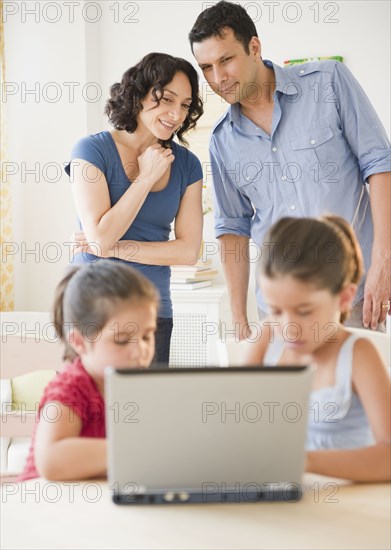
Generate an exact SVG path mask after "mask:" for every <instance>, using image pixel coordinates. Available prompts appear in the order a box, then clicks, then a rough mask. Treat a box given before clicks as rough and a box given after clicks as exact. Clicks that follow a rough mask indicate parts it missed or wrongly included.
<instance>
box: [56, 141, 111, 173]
mask: <svg viewBox="0 0 391 550" xmlns="http://www.w3.org/2000/svg"><path fill="white" fill-rule="evenodd" d="M74 159H82V160H85V161H87V162H89V163H91V164H93V165H94V166H96V167H97V168H98V169H99V170H100V171H101V172H103V173H105V171H106V165H107V162H106V160H105V156H104V151H103V148H102V144H101V142H100V141H99V140H98V139H97V138H96V136H95V135H92V136H86V137H83V138H82V139H80V140H79V141H78V142H77V143H75V145H74V146H73V149H72V152H71V160H70V162H69V163H68V164H67V165H66V166H65V168H64V169H65V172H66V173H67V174H68V176H69V175H70V171H71V162H72V161H73V160H74Z"/></svg>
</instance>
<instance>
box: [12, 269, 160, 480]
mask: <svg viewBox="0 0 391 550" xmlns="http://www.w3.org/2000/svg"><path fill="white" fill-rule="evenodd" d="M157 308H158V296H157V292H156V290H155V288H154V287H153V285H152V283H150V282H149V281H148V280H147V279H146V278H145V277H143V276H142V275H140V274H139V273H138V272H136V271H135V270H134V269H132V268H130V267H128V266H126V265H124V264H119V263H113V262H110V261H108V260H107V261H106V260H102V261H99V262H97V263H94V264H85V265H83V266H81V267H79V266H77V267H72V268H71V269H70V270H69V272H68V273H67V274H66V276H65V277H64V279H63V280H62V281H61V282H60V284H59V286H58V288H57V291H56V297H55V306H54V323H55V328H56V331H57V334H58V335H59V337H60V338H61V339H62V341H63V342H64V343H65V346H66V353H65V358H66V359H69V360H71V361H72V362H71V363H70V364H68V365H67V366H66V367H65V368H64V370H63V371H62V372H61V373H59V374H58V375H57V376H56V377H55V379H54V380H52V381H51V382H50V383H49V385H48V386H47V387H46V389H45V392H44V395H43V397H42V399H41V402H40V405H39V410H38V415H39V423H38V424H37V428H36V430H35V432H34V435H33V438H32V445H31V448H30V452H29V456H28V459H27V462H26V466H25V469H24V471H23V474H22V475H21V477H20V480H26V479H31V478H34V477H45V478H47V479H51V480H58V481H59V480H62V481H65V480H76V479H85V478H91V477H95V478H96V477H104V476H106V441H105V414H104V400H103V396H104V388H103V372H104V368H105V367H106V366H107V365H113V366H116V367H123V368H132V367H138V368H140V367H141V368H146V367H149V365H150V364H151V362H152V359H153V356H154V351H155V330H156V315H157Z"/></svg>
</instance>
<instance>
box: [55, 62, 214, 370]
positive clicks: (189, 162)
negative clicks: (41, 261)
mask: <svg viewBox="0 0 391 550" xmlns="http://www.w3.org/2000/svg"><path fill="white" fill-rule="evenodd" d="M105 113H106V114H107V115H108V119H109V122H110V123H111V124H112V125H113V126H114V130H112V131H110V132H109V131H104V132H100V133H98V134H94V135H90V136H87V137H85V138H83V139H81V140H80V141H79V142H78V143H77V144H76V145H75V147H74V148H73V151H72V156H71V162H70V163H69V164H68V165H67V166H66V168H65V170H66V172H67V174H68V175H70V176H71V183H72V191H73V197H74V201H75V205H76V210H77V214H78V217H79V222H80V226H81V229H82V232H80V233H78V234H76V242H77V248H76V250H75V256H74V262H75V263H85V262H93V261H97V259H98V258H100V257H102V258H110V259H112V260H114V261H125V262H126V263H128V264H129V265H131V266H133V267H135V268H136V269H138V270H140V271H141V272H142V273H143V274H144V275H145V276H146V277H148V278H149V279H150V280H151V281H152V282H153V283H154V284H155V286H156V287H157V288H158V290H159V292H160V309H159V314H158V323H157V332H156V355H155V361H156V362H158V363H159V364H165V365H166V366H168V360H169V353H170V339H171V333H172V327H173V321H172V317H173V313H172V303H171V297H170V267H169V266H170V265H172V264H194V263H195V262H196V260H197V256H198V252H199V249H200V244H201V237H202V201H201V194H202V170H201V164H200V162H199V160H198V159H197V157H195V155H193V154H192V153H191V152H190V151H189V150H188V149H186V148H185V147H183V146H181V145H178V144H177V143H175V142H174V141H173V138H174V136H175V135H176V136H177V138H178V140H179V142H181V143H183V144H186V141H185V139H184V137H183V136H184V134H185V133H186V132H187V131H188V130H189V129H191V128H194V127H195V125H196V122H197V120H198V119H199V118H200V116H201V115H202V113H203V108H202V100H201V98H200V96H199V87H198V76H197V73H196V71H195V69H194V68H193V66H192V65H191V64H190V63H189V62H188V61H186V60H184V59H180V58H175V57H172V56H170V55H167V54H162V53H151V54H149V55H147V56H145V57H144V58H143V59H142V60H141V61H140V62H139V63H138V64H137V65H135V66H134V67H131V68H130V69H128V70H127V71H126V72H125V73H124V75H123V77H122V80H121V82H120V83H116V84H114V85H113V86H112V87H111V89H110V99H109V100H108V101H107V104H106V108H105ZM174 220H175V239H174V240H171V241H169V240H168V239H169V234H170V230H171V223H172V222H173V221H174Z"/></svg>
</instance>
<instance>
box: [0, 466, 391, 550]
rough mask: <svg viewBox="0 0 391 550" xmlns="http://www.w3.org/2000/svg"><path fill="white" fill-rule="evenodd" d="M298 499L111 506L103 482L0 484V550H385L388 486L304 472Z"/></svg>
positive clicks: (387, 519) (386, 541)
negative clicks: (162, 549)
mask: <svg viewBox="0 0 391 550" xmlns="http://www.w3.org/2000/svg"><path fill="white" fill-rule="evenodd" d="M304 482H305V490H304V495H303V498H302V500H300V501H299V502H295V503H292V502H274V503H256V504H254V503H243V504H236V503H234V504H231V503H230V504H182V505H181V504H178V505H157V506H156V505H155V506H154V505H138V506H135V505H129V506H118V505H115V504H113V502H112V500H111V490H110V489H109V486H108V484H107V482H104V481H83V482H79V483H78V482H76V483H56V482H49V481H45V480H43V479H38V480H37V479H36V480H30V481H28V482H25V483H21V484H16V483H9V484H3V485H2V486H1V541H0V547H1V548H4V549H12V548H17V549H19V550H20V549H24V548H26V549H27V548H28V549H45V548H56V549H76V548H77V549H87V548H91V549H104V548H107V549H109V548H110V549H122V548H135V549H136V548H137V549H143V548H148V549H155V548H156V549H158V548H167V549H179V548H180V549H203V548H205V549H206V548H207V549H236V548H237V549H239V548H240V549H263V548H265V549H266V548H267V549H277V548H278V549H285V548H286V549H288V548H289V549H306V548H311V549H314V550H315V549H338V550H340V549H345V548H349V549H354V550H358V549H365V550H368V549H369V548H370V549H373V550H374V549H378V548H382V549H389V548H390V544H391V541H390V485H389V484H362V485H360V484H349V483H346V482H343V481H339V480H333V479H330V478H325V477H321V476H310V475H306V476H305V478H304Z"/></svg>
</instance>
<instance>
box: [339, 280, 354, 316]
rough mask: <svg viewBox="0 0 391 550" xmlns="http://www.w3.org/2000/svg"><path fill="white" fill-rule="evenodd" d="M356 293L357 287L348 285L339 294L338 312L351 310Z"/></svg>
mask: <svg viewBox="0 0 391 550" xmlns="http://www.w3.org/2000/svg"><path fill="white" fill-rule="evenodd" d="M356 292H357V285H355V284H354V283H350V284H348V285H347V286H345V288H344V289H343V290H342V291H341V292H340V294H339V310H340V311H341V313H345V312H346V311H349V310H350V309H351V308H352V304H353V300H354V297H355V295H356Z"/></svg>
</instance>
